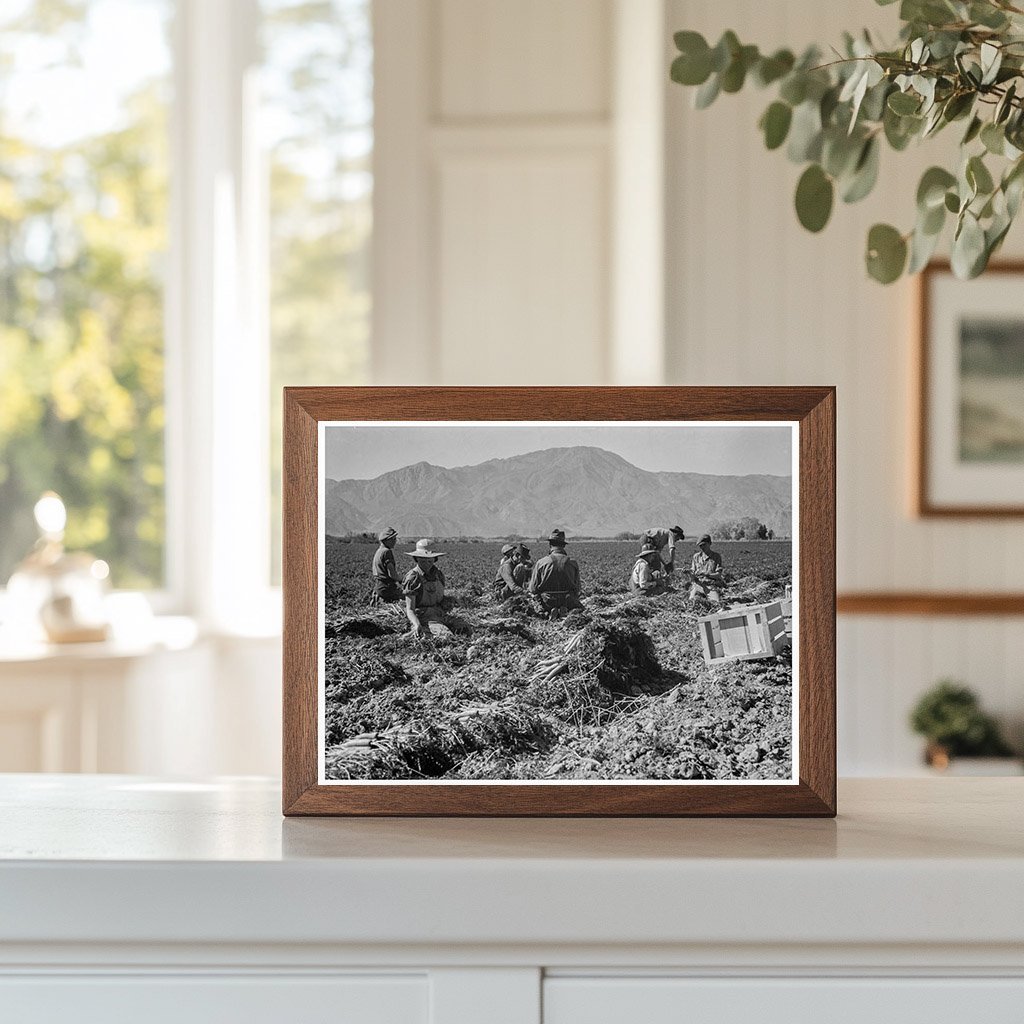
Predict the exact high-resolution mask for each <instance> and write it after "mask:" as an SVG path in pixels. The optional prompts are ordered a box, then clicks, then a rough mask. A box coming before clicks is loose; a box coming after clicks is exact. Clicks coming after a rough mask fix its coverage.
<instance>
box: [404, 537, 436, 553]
mask: <svg viewBox="0 0 1024 1024" xmlns="http://www.w3.org/2000/svg"><path fill="white" fill-rule="evenodd" d="M433 543H434V542H433V541H432V540H427V539H426V538H425V537H424V538H423V540H418V541H416V550H415V551H406V554H407V555H408V556H409V557H410V558H440V557H441V556H442V555H443V554H444V552H443V551H431V550H430V545H431V544H433Z"/></svg>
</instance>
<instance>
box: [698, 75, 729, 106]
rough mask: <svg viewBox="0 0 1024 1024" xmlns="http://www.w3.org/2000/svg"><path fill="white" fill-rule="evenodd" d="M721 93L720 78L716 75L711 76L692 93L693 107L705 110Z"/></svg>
mask: <svg viewBox="0 0 1024 1024" xmlns="http://www.w3.org/2000/svg"><path fill="white" fill-rule="evenodd" d="M721 91H722V80H721V78H720V77H719V76H718V75H717V74H712V76H711V77H710V78H709V79H708V80H707V81H706V82H705V83H704V84H703V85H702V86H701V87H700V88H699V89H698V90H697V91H696V92H695V93H694V96H693V105H694V106H695V107H696V108H697V109H698V110H706V109H707V108H708V107H710V106H711V104H712V103H714V102H715V100H716V99H717V98H718V94H719V93H720V92H721Z"/></svg>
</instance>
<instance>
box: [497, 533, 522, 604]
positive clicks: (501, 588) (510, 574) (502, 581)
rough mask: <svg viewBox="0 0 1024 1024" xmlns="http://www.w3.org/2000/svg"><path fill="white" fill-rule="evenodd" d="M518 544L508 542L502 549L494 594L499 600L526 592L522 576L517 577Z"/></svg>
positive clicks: (505, 599)
mask: <svg viewBox="0 0 1024 1024" xmlns="http://www.w3.org/2000/svg"><path fill="white" fill-rule="evenodd" d="M515 555H516V546H515V544H506V545H505V546H504V547H503V548H502V549H501V561H500V562H499V563H498V571H497V572H496V573H495V574H494V584H493V586H494V596H495V598H496V599H497V600H499V601H507V600H508V599H509V598H510V597H512V596H513V595H515V594H522V593H523V592H524V590H523V585H522V577H521V576H520V578H519V579H516V568H517V566H516V561H515Z"/></svg>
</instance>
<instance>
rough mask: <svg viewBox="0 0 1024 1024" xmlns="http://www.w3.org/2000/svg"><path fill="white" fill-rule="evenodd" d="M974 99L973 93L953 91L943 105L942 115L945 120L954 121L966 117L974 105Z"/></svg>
mask: <svg viewBox="0 0 1024 1024" xmlns="http://www.w3.org/2000/svg"><path fill="white" fill-rule="evenodd" d="M974 100H975V96H974V93H971V92H962V93H955V94H954V95H952V96H950V97H949V99H948V100H946V102H945V104H944V105H943V108H942V116H943V117H944V118H945V120H946V121H956V120H958V119H959V118H961V117H966V116H967V115H968V114H969V113H970V112H971V110H972V109H973V107H974Z"/></svg>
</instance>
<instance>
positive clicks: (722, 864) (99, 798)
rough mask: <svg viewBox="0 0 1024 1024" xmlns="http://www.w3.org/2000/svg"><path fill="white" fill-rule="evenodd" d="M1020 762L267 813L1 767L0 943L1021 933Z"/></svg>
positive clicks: (254, 804)
mask: <svg viewBox="0 0 1024 1024" xmlns="http://www.w3.org/2000/svg"><path fill="white" fill-rule="evenodd" d="M1022 796H1024V780H1022V779H974V778H940V779H904V780H867V779H862V780H845V781H842V782H841V783H840V788H839V817H838V818H837V819H836V820H835V821H829V820H798V819H781V820H780V819H776V820H771V819H736V820H695V819H675V820H673V819H650V820H636V819H618V820H616V819H601V820H595V819H579V820H555V819H504V820H500V819H379V820H373V819H341V818H336V819H309V818H304V819H284V818H282V817H281V815H280V809H279V808H280V793H279V789H278V786H277V784H276V783H272V782H267V781H260V780H247V779H222V780H209V781H207V782H182V783H175V782H173V781H169V780H157V779H143V778H132V777H115V776H70V775H69V776H54V775H49V776H31V775H21V776H16V775H9V776H0V943H2V942H23V943H29V942H53V941H64V942H82V941H91V942H97V941H99V942H135V941H145V942H155V941H164V942H181V941H192V940H195V939H196V938H197V937H199V936H201V937H202V938H203V940H204V941H208V942H242V941H245V942H275V943H279V942H284V943H292V942H330V943H336V944H360V945H363V946H365V945H366V944H388V945H395V944H403V945H409V946H420V947H424V946H439V945H441V944H444V945H447V946H452V945H457V946H463V947H464V946H467V945H475V946H479V945H480V944H495V945H502V946H508V945H509V944H510V943H511V944H517V943H519V944H532V945H537V944H565V943H576V944H581V943H587V944H601V943H605V944H615V945H622V944H661V945H664V944H670V945H676V944H680V943H689V944H693V943H705V944H706V943H733V944H735V943H756V942H769V941H774V942H778V941H780V940H781V941H784V942H787V943H823V942H824V943H841V944H848V943H853V944H856V943H880V942H881V943H925V942H926V943H929V944H961V945H962V944H972V943H973V944H981V945H986V944H987V945H998V946H1001V947H1002V946H1007V945H1009V946H1013V947H1018V946H1020V945H1021V944H1024V800H1022V799H1021V797H1022Z"/></svg>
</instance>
